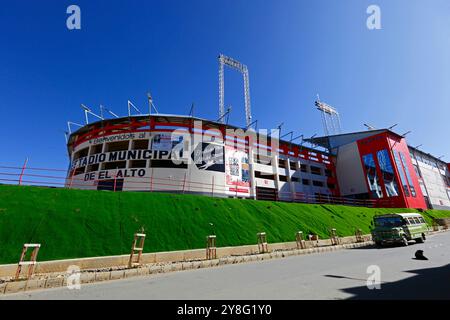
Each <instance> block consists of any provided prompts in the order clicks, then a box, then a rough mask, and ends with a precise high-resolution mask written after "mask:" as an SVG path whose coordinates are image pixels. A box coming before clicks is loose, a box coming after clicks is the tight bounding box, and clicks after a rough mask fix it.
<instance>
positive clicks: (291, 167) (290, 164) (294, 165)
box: [289, 161, 297, 171]
mask: <svg viewBox="0 0 450 320" xmlns="http://www.w3.org/2000/svg"><path fill="white" fill-rule="evenodd" d="M296 164H297V162H295V161H289V168H290V169H291V170H294V171H295V170H297V165H296Z"/></svg>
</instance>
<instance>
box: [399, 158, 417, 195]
mask: <svg viewBox="0 0 450 320" xmlns="http://www.w3.org/2000/svg"><path fill="white" fill-rule="evenodd" d="M400 159H401V161H402V164H403V168H404V169H405V173H406V179H407V181H408V185H409V190H411V195H412V196H413V197H416V189H415V188H414V184H413V182H412V179H411V174H410V172H409V168H408V165H407V163H406V158H405V155H404V154H403V152H400Z"/></svg>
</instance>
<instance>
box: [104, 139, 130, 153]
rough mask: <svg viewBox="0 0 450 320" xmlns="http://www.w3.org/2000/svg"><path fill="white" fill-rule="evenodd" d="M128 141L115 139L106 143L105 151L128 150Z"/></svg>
mask: <svg viewBox="0 0 450 320" xmlns="http://www.w3.org/2000/svg"><path fill="white" fill-rule="evenodd" d="M128 145H129V141H128V140H127V141H117V142H110V143H107V144H106V150H105V152H114V151H123V150H128Z"/></svg>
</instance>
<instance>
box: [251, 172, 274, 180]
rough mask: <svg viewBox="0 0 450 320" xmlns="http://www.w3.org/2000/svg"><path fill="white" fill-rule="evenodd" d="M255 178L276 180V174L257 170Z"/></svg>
mask: <svg viewBox="0 0 450 320" xmlns="http://www.w3.org/2000/svg"><path fill="white" fill-rule="evenodd" d="M255 178H261V179H267V180H275V175H273V174H268V173H262V172H260V171H255Z"/></svg>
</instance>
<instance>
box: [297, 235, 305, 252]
mask: <svg viewBox="0 0 450 320" xmlns="http://www.w3.org/2000/svg"><path fill="white" fill-rule="evenodd" d="M295 241H296V242H297V249H306V243H305V240H303V231H297V234H296V235H295Z"/></svg>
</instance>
